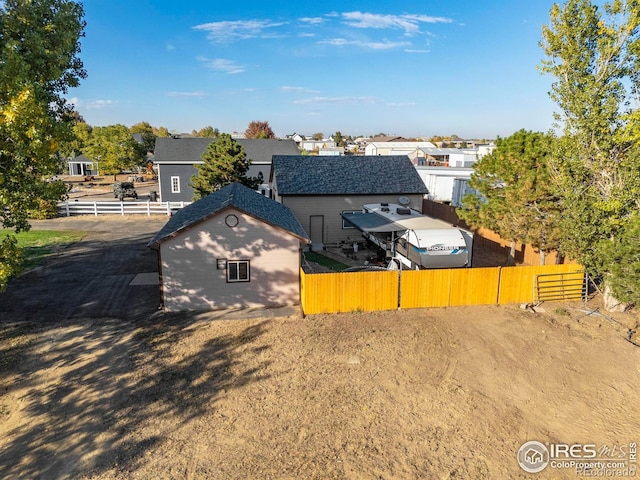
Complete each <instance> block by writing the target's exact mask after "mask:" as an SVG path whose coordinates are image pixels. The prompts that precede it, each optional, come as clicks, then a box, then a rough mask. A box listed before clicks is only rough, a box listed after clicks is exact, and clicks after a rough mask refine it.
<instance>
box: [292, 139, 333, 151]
mask: <svg viewBox="0 0 640 480" xmlns="http://www.w3.org/2000/svg"><path fill="white" fill-rule="evenodd" d="M335 146H336V142H334V141H333V140H332V139H330V138H328V139H323V140H308V139H307V140H303V141H302V142H301V143H300V150H306V151H307V152H315V151H316V150H321V149H323V148H333V147H335Z"/></svg>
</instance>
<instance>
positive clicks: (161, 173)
mask: <svg viewBox="0 0 640 480" xmlns="http://www.w3.org/2000/svg"><path fill="white" fill-rule="evenodd" d="M196 173H198V170H196V167H194V166H193V165H190V164H162V165H158V182H159V184H160V192H159V194H160V200H162V201H163V202H191V201H192V200H193V188H191V187H190V186H189V183H190V182H191V177H192V176H193V175H195V174H196ZM171 177H179V178H180V193H172V192H171Z"/></svg>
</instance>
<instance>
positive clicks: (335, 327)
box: [0, 303, 640, 479]
mask: <svg viewBox="0 0 640 480" xmlns="http://www.w3.org/2000/svg"><path fill="white" fill-rule="evenodd" d="M545 307H546V312H544V313H532V312H529V311H524V310H521V309H519V308H518V307H517V306H511V307H480V308H470V307H466V308H449V309H429V310H407V311H399V312H396V311H394V312H378V313H351V314H341V315H315V316H308V317H306V318H302V317H301V316H299V315H297V314H294V315H292V316H288V317H282V318H270V319H265V318H258V319H251V320H228V319H225V317H224V316H222V317H221V316H220V314H219V313H218V314H216V313H209V314H200V315H195V314H191V315H182V316H175V315H174V316H168V315H166V316H163V315H162V314H161V313H158V314H156V315H154V316H151V317H150V318H149V319H148V320H147V321H145V322H142V323H135V324H134V323H132V322H126V321H122V320H116V319H112V318H104V319H96V318H93V319H85V320H83V319H77V318H76V319H72V320H69V321H65V322H62V323H58V324H53V325H52V324H48V325H36V324H34V323H13V324H11V323H5V324H1V325H0V345H1V346H2V356H1V357H0V379H1V383H0V385H1V389H0V478H3V479H8V478H46V479H54V478H91V479H94V478H95V479H129V478H132V479H150V478H176V479H178V478H180V479H181V478H207V479H269V478H272V479H304V478H310V479H316V478H317V479H332V478H335V479H381V478H383V479H414V478H416V479H417V478H428V479H454V478H455V479H457V478H462V479H482V478H486V479H506V478H545V479H546V478H580V477H577V476H576V472H575V470H552V469H550V468H547V469H546V470H545V471H543V472H542V473H539V474H536V475H531V474H525V473H524V472H523V471H522V470H521V469H520V468H519V466H518V464H517V463H516V453H517V450H518V448H519V447H520V445H521V444H522V443H523V442H525V441H528V440H539V441H541V442H543V443H545V442H563V443H573V442H579V443H597V444H607V445H609V446H612V445H620V444H623V443H626V444H628V443H629V442H632V441H635V442H638V441H639V440H640V415H639V414H638V404H639V402H640V393H639V387H640V348H638V347H635V346H634V345H632V344H631V343H629V342H628V341H626V339H625V336H626V328H628V327H632V326H633V325H635V322H636V319H635V317H634V316H633V315H630V314H618V315H617V316H616V317H615V319H614V318H613V317H608V318H605V317H604V316H600V315H598V314H592V315H587V313H586V312H584V311H580V310H585V309H589V310H591V311H592V310H594V309H595V308H597V307H598V305H597V303H592V304H588V305H586V306H584V305H581V304H579V303H576V304H566V305H558V304H555V305H552V304H547V305H545ZM616 322H620V323H616Z"/></svg>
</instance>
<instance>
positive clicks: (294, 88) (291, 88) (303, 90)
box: [280, 85, 320, 93]
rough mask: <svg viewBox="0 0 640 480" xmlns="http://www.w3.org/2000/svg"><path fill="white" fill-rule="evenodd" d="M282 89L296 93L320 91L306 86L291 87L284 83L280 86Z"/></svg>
mask: <svg viewBox="0 0 640 480" xmlns="http://www.w3.org/2000/svg"><path fill="white" fill-rule="evenodd" d="M280 90H282V91H283V92H294V93H320V92H318V90H310V89H308V88H305V87H291V86H288V85H284V86H282V87H280Z"/></svg>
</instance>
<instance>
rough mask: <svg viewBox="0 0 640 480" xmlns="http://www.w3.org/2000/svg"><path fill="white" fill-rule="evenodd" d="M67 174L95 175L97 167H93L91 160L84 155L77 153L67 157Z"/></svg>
mask: <svg viewBox="0 0 640 480" xmlns="http://www.w3.org/2000/svg"><path fill="white" fill-rule="evenodd" d="M68 164H69V175H71V176H82V177H85V176H87V175H97V174H98V169H97V168H93V167H94V165H93V160H91V159H89V158H87V157H85V156H84V155H78V156H77V157H74V158H72V159H69V161H68Z"/></svg>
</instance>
